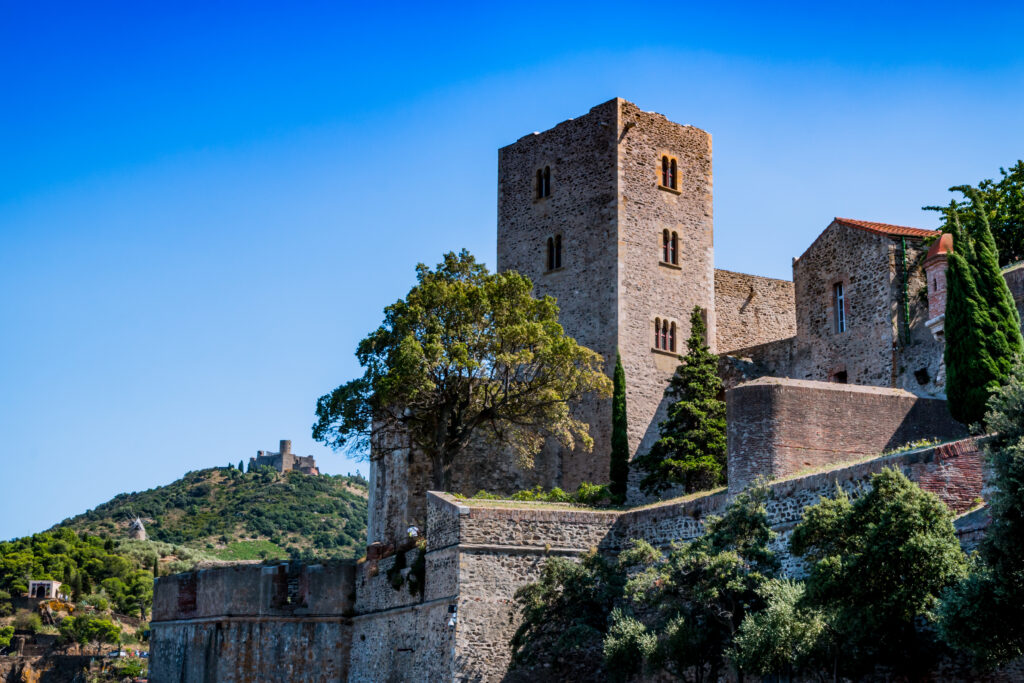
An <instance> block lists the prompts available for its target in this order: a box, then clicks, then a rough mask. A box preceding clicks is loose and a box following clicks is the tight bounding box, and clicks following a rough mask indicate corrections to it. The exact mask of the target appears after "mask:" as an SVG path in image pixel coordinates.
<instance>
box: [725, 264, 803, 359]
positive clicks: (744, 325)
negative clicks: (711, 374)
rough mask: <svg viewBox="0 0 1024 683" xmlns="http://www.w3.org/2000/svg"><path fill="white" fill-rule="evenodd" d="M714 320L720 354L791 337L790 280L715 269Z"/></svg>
mask: <svg viewBox="0 0 1024 683" xmlns="http://www.w3.org/2000/svg"><path fill="white" fill-rule="evenodd" d="M715 321H716V323H715V327H716V330H717V334H716V340H717V345H718V353H719V354H727V353H732V352H733V351H734V350H736V349H744V348H748V347H751V346H759V345H761V344H767V343H768V342H774V341H777V340H780V339H786V338H788V337H792V336H794V335H795V334H796V299H795V296H794V289H793V283H792V282H791V281H789V280H776V279H773V278H768V277H760V276H758V275H747V274H746V273H734V272H732V271H729V270H721V269H718V268H716V269H715Z"/></svg>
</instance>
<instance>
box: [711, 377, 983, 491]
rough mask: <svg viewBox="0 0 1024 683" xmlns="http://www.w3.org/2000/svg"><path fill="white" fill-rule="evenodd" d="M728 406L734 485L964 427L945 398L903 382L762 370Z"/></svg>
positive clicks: (957, 432) (951, 434) (729, 397)
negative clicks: (894, 385)
mask: <svg viewBox="0 0 1024 683" xmlns="http://www.w3.org/2000/svg"><path fill="white" fill-rule="evenodd" d="M726 407H727V418H726V421H727V424H728V442H729V445H728V453H729V455H728V458H729V462H728V471H729V490H730V491H733V492H736V491H740V490H742V489H743V488H745V487H746V486H747V485H749V484H750V483H751V482H752V481H753V480H754V479H756V478H757V477H768V478H769V479H778V478H782V477H789V476H792V475H794V474H795V473H797V472H799V471H800V470H806V469H809V468H821V467H825V466H835V465H837V464H839V463H842V462H849V461H851V460H857V459H861V458H864V457H870V456H872V455H877V454H879V453H881V452H883V451H885V450H888V449H893V448H897V447H899V446H902V445H904V444H906V443H909V442H911V441H916V440H919V439H931V438H940V439H949V438H955V437H957V436H962V435H964V434H965V431H964V429H963V427H962V426H961V425H959V424H958V423H956V422H954V421H953V419H952V418H951V417H949V412H948V410H947V408H946V402H945V401H944V400H941V399H934V398H920V397H916V396H914V395H913V394H911V393H909V392H906V391H903V390H900V389H885V388H881V387H860V386H854V385H846V384H834V383H827V382H809V381H805V380H793V379H778V378H767V377H765V378H761V379H757V380H754V381H752V382H748V383H746V384H741V385H739V386H737V387H734V388H732V389H730V390H729V391H728V392H727V393H726Z"/></svg>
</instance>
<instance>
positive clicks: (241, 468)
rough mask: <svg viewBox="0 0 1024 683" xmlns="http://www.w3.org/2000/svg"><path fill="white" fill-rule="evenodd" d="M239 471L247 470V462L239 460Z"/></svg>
mask: <svg viewBox="0 0 1024 683" xmlns="http://www.w3.org/2000/svg"><path fill="white" fill-rule="evenodd" d="M238 471H239V472H245V464H244V463H243V462H242V461H241V460H239V461H238Z"/></svg>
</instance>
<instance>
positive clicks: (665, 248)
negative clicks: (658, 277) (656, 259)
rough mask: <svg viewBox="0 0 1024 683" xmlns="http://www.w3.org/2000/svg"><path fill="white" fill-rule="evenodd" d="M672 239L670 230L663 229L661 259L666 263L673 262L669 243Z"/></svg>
mask: <svg viewBox="0 0 1024 683" xmlns="http://www.w3.org/2000/svg"><path fill="white" fill-rule="evenodd" d="M671 241H672V239H671V238H670V237H669V234H668V230H662V231H661V260H662V261H664V262H665V263H671V261H669V258H670V253H669V252H670V248H669V243H670V242H671Z"/></svg>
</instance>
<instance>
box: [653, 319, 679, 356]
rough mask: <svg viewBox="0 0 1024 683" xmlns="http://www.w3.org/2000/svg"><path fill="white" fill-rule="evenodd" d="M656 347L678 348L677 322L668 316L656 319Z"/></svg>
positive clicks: (660, 348)
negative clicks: (671, 320) (670, 319)
mask: <svg viewBox="0 0 1024 683" xmlns="http://www.w3.org/2000/svg"><path fill="white" fill-rule="evenodd" d="M654 348H656V349H659V350H661V351H675V350H676V324H675V323H674V322H670V321H669V320H668V318H665V319H662V318H655V319H654Z"/></svg>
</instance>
